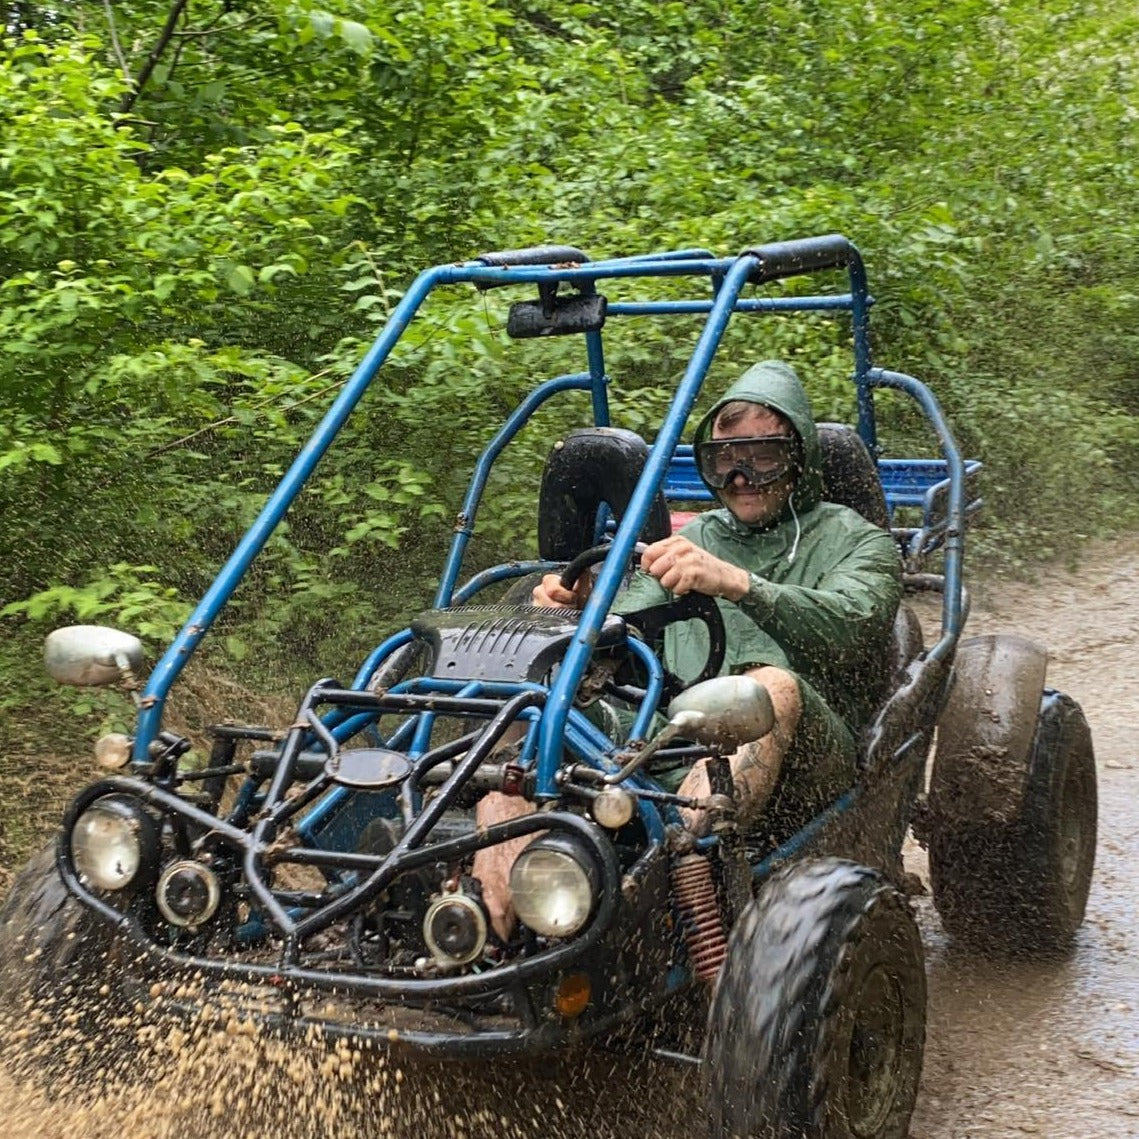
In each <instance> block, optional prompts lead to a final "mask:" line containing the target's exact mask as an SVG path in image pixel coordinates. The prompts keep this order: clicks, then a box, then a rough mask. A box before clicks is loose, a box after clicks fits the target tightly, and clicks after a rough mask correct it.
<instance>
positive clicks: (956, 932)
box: [929, 689, 1097, 954]
mask: <svg viewBox="0 0 1139 1139" xmlns="http://www.w3.org/2000/svg"><path fill="white" fill-rule="evenodd" d="M1007 759H1008V761H1009V762H1010V763H1012V762H1014V761H1015V757H1012V756H1009V757H1007ZM941 762H943V761H942V759H941V758H940V757H939V758H938V759H937V760H936V761H935V766H936V764H937V763H941ZM952 762H953V763H954V764H955V770H954V771H953V772H952V778H953V781H954V785H955V787H956V788H957V789H958V790H959V791H960V790H962V789H965V790H967V788H968V784H969V781H970V780H975V781H978V782H980V781H983V780H984V779H986V778H987V776H986V774H985V772H984V771H983V770H982V769H981V768H980V767H979V766H978V765H970V763H969V757H968V756H957V757H954V758H953V760H952ZM1022 763H1024V764H1025V766H1026V767H1027V771H1026V772H1024V774H1023V779H1024V791H1023V795H1022V796H1021V798H1020V800H1019V805H1018V809H1017V811H1016V813H1015V814H1014V815H1013V816H1012V817H1010V818H1008V819H1007V820H998V821H992V820H989V821H987V822H985V823H982V824H979V825H973V826H971V825H969V824H968V823H967V822H964V821H962V820H960V819H959V818H956V817H951V816H950V815H949V812H945V813H944V814H942V815H939V814H938V813H937V812H934V814H933V818H932V826H931V833H930V840H929V868H930V878H931V880H932V885H933V900H934V904H935V906H936V907H937V911H938V913H939V914H940V915H941V920H942V924H943V925H944V926H945V928H946V930H947V931H948V932H949V933H950V935H951V936H953V937H955V938H957V939H959V940H960V941H962V942H964V943H965V944H967V945H970V946H972V947H974V948H977V949H981V950H987V951H995V952H1002V953H1007V952H1011V953H1040V954H1053V953H1057V952H1060V951H1062V950H1064V949H1065V948H1067V947H1068V946H1069V945H1070V944H1071V942H1072V939H1073V938H1074V936H1075V934H1076V931H1077V930H1078V929H1079V927H1080V924H1081V923H1082V922H1083V919H1084V910H1085V908H1086V906H1087V900H1088V891H1089V889H1090V888H1091V880H1092V871H1093V868H1094V863H1095V845H1096V821H1097V793H1096V769H1095V754H1094V751H1093V748H1092V738H1091V732H1090V730H1089V728H1088V723H1087V720H1086V719H1085V717H1084V714H1083V711H1082V710H1081V709H1080V706H1079V705H1078V704H1077V703H1076V702H1075V701H1074V700H1073V699H1071V697H1069V696H1066V695H1064V694H1063V693H1061V692H1056V691H1054V690H1052V689H1045V690H1044V697H1043V700H1042V701H1041V704H1040V711H1039V714H1038V716H1037V719H1036V731H1035V734H1034V737H1033V740H1032V746H1031V750H1030V751H1029V754H1028V756H1027V757H1026V760H1025V761H1022ZM982 791H983V788H982V787H980V786H978V787H977V789H976V794H977V795H978V796H979V795H980V794H981V793H982ZM935 803H936V800H935V799H933V797H932V796H931V806H934V805H935Z"/></svg>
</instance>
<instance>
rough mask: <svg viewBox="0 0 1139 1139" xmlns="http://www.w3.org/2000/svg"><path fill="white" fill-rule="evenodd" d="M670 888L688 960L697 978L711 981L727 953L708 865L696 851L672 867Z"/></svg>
mask: <svg viewBox="0 0 1139 1139" xmlns="http://www.w3.org/2000/svg"><path fill="white" fill-rule="evenodd" d="M672 891H673V896H674V897H675V898H676V905H677V908H678V910H679V911H680V920H681V922H682V924H683V927H684V940H685V943H686V944H687V946H688V959H689V961H690V962H691V963H692V971H693V973H695V975H696V978H697V980H700V981H714V980H715V979H716V975H717V974H718V973H719V971H720V966H721V965H722V964H723V963H724V958H725V957H726V956H727V953H728V939H727V937H726V936H725V935H724V921H723V917H722V916H721V914H720V901H719V899H718V898H717V897H716V883H715V882H714V881H713V879H712V864H711V862H709V860H708V859H707V858H705V857H704V856H703V855H700V854H686V855H684V857H683V858H678V859H677V860H676V862H674V863H673V866H672Z"/></svg>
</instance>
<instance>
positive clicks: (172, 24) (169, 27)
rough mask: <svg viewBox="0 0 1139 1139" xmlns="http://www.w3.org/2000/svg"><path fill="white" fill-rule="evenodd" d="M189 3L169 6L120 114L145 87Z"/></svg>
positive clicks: (182, 1) (180, 1)
mask: <svg viewBox="0 0 1139 1139" xmlns="http://www.w3.org/2000/svg"><path fill="white" fill-rule="evenodd" d="M189 2H190V0H174V3H173V4H172V5H171V8H170V12H169V14H168V15H167V17H166V23H165V25H163V28H162V31H161V32H160V33H159V35H158V42H157V43H155V45H154V47H153V48H152V49H151V51H150V55H148V56H147V57H146V62H145V63H144V64H143V65H142V70H141V71H140V72H139V73H138V81H137V82H136V83H135V85H134V87H133V89H132V90H130V91H128V92H127V93H126V94H125V95H124V96H123V101H122V105H121V106H120V107H119V110H120V111H121V112H122V114H124V115H125V114H126V113H127V111H129V110H130V109H131V107H133V106H134V105H135V102H136V101H137V100H138V97H139V96H140V95H141V94H142V89H143V88H144V87H145V86H146V84H147V80H149V79H150V77H151V75H152V74H153V72H154V69H155V67H157V66H158V61H159V60H160V59H161V58H162V53H163V52H164V51H165V50H166V48H167V45H168V44H169V43H170V41H171V39H173V38H174V29H175V28H176V27H177V26H178V21H179V20H180V19H181V18H182V13H183V12H184V11H185V10H186V5H187V4H188V3H189Z"/></svg>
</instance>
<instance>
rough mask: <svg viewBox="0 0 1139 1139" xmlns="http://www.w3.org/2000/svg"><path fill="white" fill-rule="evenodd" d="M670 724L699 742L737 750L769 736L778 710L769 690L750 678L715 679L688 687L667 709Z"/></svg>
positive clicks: (686, 736)
mask: <svg viewBox="0 0 1139 1139" xmlns="http://www.w3.org/2000/svg"><path fill="white" fill-rule="evenodd" d="M668 718H669V721H670V722H672V723H675V722H676V721H677V720H678V719H682V720H683V723H682V725H680V727H681V733H680V734H682V735H683V736H684V737H685V738H686V739H691V740H693V741H694V742H696V743H703V744H722V745H724V746H725V747H737V746H738V745H739V744H743V743H748V742H749V741H750V740H757V739H759V738H760V737H761V736H765V735H767V733H768V732H769V731H771V728H772V726H773V725H774V723H775V709H774V708H772V706H771V697H770V696H769V695H768V694H767V689H766V688H764V687H763V685H762V684H760V683H759V682H758V681H756V680H752V678H751V677H750V676H714V677H712V679H711V680H705V681H702V682H701V683H700V684H694V685H692V687H691V688H686V689H685V690H684V691H683V692H682V693H681V694H680V695H679V696H677V698H676V699H675V700H673V702H672V703H671V704H669V706H668Z"/></svg>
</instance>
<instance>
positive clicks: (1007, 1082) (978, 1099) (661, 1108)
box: [0, 537, 1139, 1139]
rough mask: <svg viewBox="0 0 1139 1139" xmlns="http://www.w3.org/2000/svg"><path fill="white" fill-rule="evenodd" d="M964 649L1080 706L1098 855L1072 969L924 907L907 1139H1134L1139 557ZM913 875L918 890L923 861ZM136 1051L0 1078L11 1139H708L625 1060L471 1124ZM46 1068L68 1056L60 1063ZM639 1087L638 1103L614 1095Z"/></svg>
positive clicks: (691, 1090)
mask: <svg viewBox="0 0 1139 1139" xmlns="http://www.w3.org/2000/svg"><path fill="white" fill-rule="evenodd" d="M969 631H970V632H971V633H980V632H1000V631H1010V632H1019V633H1022V634H1025V635H1027V636H1030V637H1033V638H1034V639H1037V640H1039V641H1041V642H1042V643H1044V644H1046V645H1047V646H1048V647H1049V649H1050V651H1051V662H1050V666H1049V683H1051V684H1053V685H1055V686H1057V687H1060V688H1062V689H1064V690H1065V691H1067V692H1069V693H1070V694H1071V695H1073V696H1074V697H1075V698H1076V699H1078V700H1079V701H1080V702H1081V704H1082V705H1083V706H1084V709H1085V710H1086V712H1087V715H1088V719H1089V721H1090V723H1091V725H1092V731H1093V735H1094V738H1095V744H1096V753H1097V759H1098V766H1099V788H1100V843H1099V852H1098V858H1097V866H1096V876H1095V880H1094V883H1093V887H1092V894H1091V898H1090V901H1089V907H1088V918H1087V922H1086V924H1085V927H1084V929H1083V930H1082V931H1081V933H1080V936H1079V940H1078V943H1077V945H1076V947H1075V951H1074V953H1073V954H1072V955H1071V956H1070V957H1069V958H1067V959H1065V960H1063V961H1060V962H1054V963H1050V964H1033V965H1026V964H1023V963H1017V964H1010V963H993V962H985V961H980V960H978V959H976V958H975V957H968V956H964V955H962V954H959V953H957V952H955V951H954V950H953V949H952V947H951V946H950V945H949V944H948V943H947V942H946V940H945V938H944V936H943V935H942V932H941V928H940V924H939V922H938V918H937V915H936V913H935V912H934V910H933V907H932V905H931V904H930V902H929V900H928V898H921V899H919V900H918V901H917V908H918V911H919V917H920V920H921V924H922V928H923V933H924V936H925V942H926V949H927V957H928V972H929V985H930V1008H929V1027H928V1036H927V1044H926V1063H925V1074H924V1078H923V1082H922V1089H921V1094H920V1098H919V1102H918V1106H917V1111H916V1112H915V1115H914V1119H913V1124H912V1129H911V1137H912V1139H965V1137H970V1139H1018V1137H1021V1136H1025V1135H1038V1136H1042V1137H1049V1139H1131V1137H1135V1139H1139V887H1137V886H1136V878H1137V876H1139V538H1136V537H1132V538H1129V539H1127V540H1125V541H1121V542H1117V543H1113V544H1111V545H1100V546H1098V547H1095V548H1094V549H1092V550H1091V551H1089V553H1088V554H1087V555H1086V557H1085V559H1084V562H1083V565H1082V568H1081V569H1079V570H1078V571H1077V572H1076V573H1074V574H1073V573H1067V572H1064V571H1061V570H1052V571H1048V572H1046V573H1044V574H1042V575H1041V578H1040V580H1039V581H1038V582H1036V583H1035V584H1033V585H1025V584H1022V583H1017V584H1009V585H997V586H994V587H992V588H991V589H989V590H987V591H985V592H983V593H979V594H978V595H977V596H976V597H975V598H974V607H973V614H972V617H971V619H970V622H969ZM908 863H909V865H910V867H911V869H914V870H915V871H917V872H918V873H919V874H920V873H922V872H923V871H924V865H923V858H922V855H921V851H920V850H919V849H917V848H916V847H914V848H913V849H912V850H910V851H909V855H908ZM18 1031H19V1030H18ZM125 1031H126V1032H127V1037H126V1038H127V1039H128V1040H129V1042H130V1048H129V1049H128V1050H126V1051H125V1052H124V1053H119V1054H117V1055H116V1056H115V1058H114V1059H113V1060H111V1061H110V1063H109V1064H106V1065H103V1068H104V1071H107V1070H111V1071H114V1070H120V1071H121V1070H123V1069H125V1068H126V1067H127V1066H128V1065H130V1064H131V1063H132V1062H133V1063H138V1064H140V1065H141V1066H142V1068H143V1069H144V1070H145V1075H146V1078H145V1079H144V1080H143V1081H140V1084H139V1086H138V1087H136V1088H135V1089H134V1090H133V1091H128V1090H123V1088H121V1087H116V1086H115V1085H114V1082H113V1081H112V1082H111V1083H110V1084H108V1085H107V1086H105V1087H103V1088H101V1089H100V1090H96V1091H94V1092H93V1094H91V1095H89V1096H88V1097H86V1101H85V1102H83V1103H80V1102H79V1101H78V1100H77V1098H76V1095H75V1091H74V1087H73V1086H71V1085H73V1084H83V1085H84V1086H89V1085H88V1084H87V1081H86V1079H83V1080H75V1081H69V1080H67V1079H63V1080H62V1081H60V1080H58V1079H53V1081H52V1086H49V1088H48V1089H46V1090H45V1089H44V1087H43V1086H37V1085H35V1084H34V1083H33V1082H32V1081H31V1080H30V1079H29V1078H28V1077H27V1075H26V1074H25V1073H24V1072H22V1071H20V1070H19V1069H18V1068H16V1069H13V1068H12V1067H11V1066H10V1067H9V1068H8V1069H7V1070H6V1071H5V1070H0V1103H2V1104H3V1105H4V1106H3V1108H2V1109H0V1119H3V1121H4V1124H5V1126H6V1130H7V1133H8V1134H9V1135H10V1136H13V1137H23V1136H29V1137H31V1136H44V1137H52V1139H72V1137H75V1139H79V1137H82V1139H98V1137H101V1136H108V1137H109V1136H120V1135H128V1136H131V1137H132V1139H134V1137H144V1136H147V1137H149V1136H153V1137H154V1139H158V1137H160V1136H175V1135H177V1136H179V1137H182V1139H207V1137H213V1136H235V1135H273V1136H276V1137H279V1139H285V1137H287V1136H294V1135H295V1136H314V1137H315V1136H319V1135H326V1134H339V1135H347V1136H357V1135H361V1136H362V1135H368V1136H393V1137H400V1139H402V1137H404V1136H407V1137H411V1136H417V1137H418V1136H420V1135H421V1134H423V1132H424V1127H425V1124H426V1123H427V1122H428V1121H430V1122H432V1123H433V1125H434V1126H433V1127H432V1128H431V1129H430V1130H432V1131H433V1132H434V1131H438V1132H439V1133H440V1134H444V1135H448V1136H469V1137H470V1139H476V1137H480V1136H487V1137H493V1139H539V1137H541V1139H547V1136H550V1137H553V1136H556V1137H558V1139H576V1137H577V1136H579V1135H587V1134H588V1135H610V1134H611V1135H614V1136H622V1137H628V1139H641V1137H643V1139H655V1137H660V1139H664V1137H666V1136H691V1135H692V1134H694V1133H697V1129H696V1127H695V1115H696V1107H695V1101H696V1097H697V1095H698V1088H697V1086H696V1081H695V1080H693V1079H692V1078H691V1077H687V1078H686V1077H685V1076H683V1075H678V1074H676V1073H675V1072H674V1071H673V1070H671V1069H665V1068H663V1067H662V1066H659V1065H656V1064H651V1065H647V1064H644V1063H643V1062H642V1061H636V1060H634V1059H633V1058H632V1057H622V1056H620V1055H614V1056H612V1057H595V1058H593V1059H592V1060H590V1061H589V1062H588V1063H585V1064H575V1063H570V1064H568V1065H565V1066H558V1070H556V1071H555V1070H553V1069H552V1067H551V1066H549V1065H547V1066H545V1067H543V1068H535V1069H526V1068H521V1067H518V1066H511V1068H510V1069H509V1070H507V1071H505V1072H499V1073H498V1078H497V1079H496V1081H495V1082H496V1083H498V1084H499V1089H500V1094H499V1095H498V1096H497V1097H496V1100H495V1101H494V1103H493V1104H490V1105H487V1104H485V1103H484V1106H481V1107H479V1108H478V1109H477V1110H476V1111H473V1112H472V1111H470V1110H467V1109H466V1107H465V1101H466V1096H465V1095H463V1094H462V1093H461V1091H460V1089H458V1088H456V1087H455V1086H454V1084H453V1083H449V1081H450V1080H453V1079H454V1077H448V1078H447V1081H448V1082H445V1083H444V1084H443V1085H441V1086H442V1087H445V1088H447V1089H448V1090H447V1094H446V1097H445V1099H444V1098H443V1097H441V1096H440V1097H439V1098H437V1092H438V1089H439V1087H440V1085H439V1084H438V1083H437V1082H435V1083H432V1082H431V1081H426V1082H425V1081H422V1080H419V1079H417V1078H416V1077H415V1075H414V1073H412V1072H410V1071H402V1070H399V1069H397V1067H396V1066H395V1065H387V1066H385V1065H379V1064H375V1063H371V1064H369V1063H368V1062H367V1061H366V1060H365V1061H362V1060H361V1059H360V1058H358V1057H353V1056H352V1055H351V1054H343V1053H338V1054H333V1055H327V1054H320V1055H317V1054H315V1052H314V1054H313V1055H308V1056H306V1055H302V1054H298V1051H297V1050H296V1049H294V1048H290V1049H283V1048H281V1047H280V1046H276V1045H268V1046H266V1045H264V1044H262V1043H260V1042H258V1041H257V1040H256V1039H254V1038H253V1037H252V1036H250V1035H248V1034H247V1033H246V1032H245V1031H244V1029H243V1026H241V1025H240V1024H235V1023H229V1024H227V1025H221V1026H212V1027H209V1028H203V1029H201V1030H200V1031H199V1032H198V1033H197V1035H196V1036H195V1035H193V1034H190V1035H182V1034H179V1033H173V1032H172V1031H171V1030H169V1029H168V1028H165V1029H164V1028H158V1029H155V1028H154V1027H150V1026H146V1025H142V1024H140V1025H137V1026H134V1025H129V1026H128V1027H127V1028H126V1030H125ZM11 1044H12V1041H11V1038H10V1037H9V1046H11ZM49 1051H55V1052H56V1054H57V1056H58V1053H59V1047H55V1048H53V1049H49ZM77 1055H78V1054H77ZM629 1087H632V1088H633V1089H634V1091H633V1094H632V1096H631V1097H630V1096H617V1095H615V1092H616V1090H617V1089H618V1088H629ZM455 1093H458V1094H455ZM445 1104H446V1106H445ZM456 1104H457V1105H459V1109H458V1111H456V1110H455V1105H456ZM571 1104H575V1105H584V1106H574V1107H571V1106H570V1105H571Z"/></svg>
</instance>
